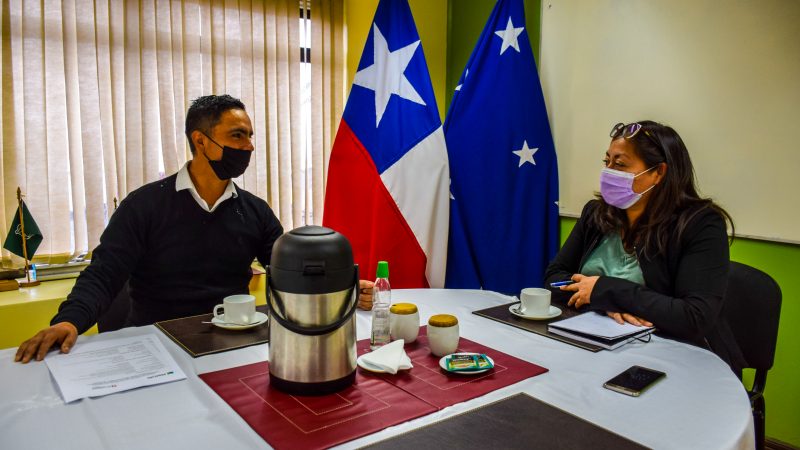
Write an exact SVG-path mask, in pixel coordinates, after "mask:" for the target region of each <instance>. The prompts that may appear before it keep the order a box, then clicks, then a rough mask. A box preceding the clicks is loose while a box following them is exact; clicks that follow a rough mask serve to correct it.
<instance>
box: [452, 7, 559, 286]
mask: <svg viewBox="0 0 800 450" xmlns="http://www.w3.org/2000/svg"><path fill="white" fill-rule="evenodd" d="M444 133H445V139H446V141H447V152H448V157H449V161H450V180H451V182H450V194H451V197H450V241H449V245H448V255H447V262H448V263H447V275H446V287H448V288H470V289H478V288H482V289H487V290H492V291H498V292H503V293H507V294H513V295H518V294H519V292H520V290H521V289H523V288H525V287H532V286H542V281H543V274H544V271H545V268H546V267H547V264H548V262H549V261H550V259H552V257H553V256H555V254H556V251H557V250H558V232H559V231H558V166H557V162H556V153H555V148H554V146H553V138H552V135H551V133H550V124H549V122H548V119H547V109H546V107H545V103H544V96H543V95H542V88H541V84H540V82H539V75H538V72H537V70H536V62H535V61H534V59H533V52H532V50H531V44H530V40H529V38H528V28H527V27H526V26H525V11H524V8H523V4H522V0H499V1H498V2H497V4H496V5H495V7H494V11H492V15H491V16H490V17H489V20H488V22H487V23H486V27H485V28H484V29H483V33H482V34H481V37H480V39H479V40H478V43H477V45H476V46H475V50H473V52H472V56H471V57H470V59H469V62H468V63H467V67H466V68H465V70H464V73H463V74H462V76H461V79H460V80H459V83H458V87H456V92H455V95H454V96H453V101H452V103H451V105H450V110H449V112H448V114H447V118H446V120H445V124H444Z"/></svg>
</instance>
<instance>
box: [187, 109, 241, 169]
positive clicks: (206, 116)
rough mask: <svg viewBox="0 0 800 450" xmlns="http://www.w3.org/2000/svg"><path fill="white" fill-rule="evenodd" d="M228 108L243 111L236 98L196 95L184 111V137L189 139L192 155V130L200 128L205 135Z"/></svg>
mask: <svg viewBox="0 0 800 450" xmlns="http://www.w3.org/2000/svg"><path fill="white" fill-rule="evenodd" d="M229 109H241V110H242V111H244V110H245V109H244V103H242V101H241V100H239V99H238V98H234V97H231V96H230V95H228V94H224V95H204V96H203V97H197V98H196V99H194V101H192V105H191V106H189V111H187V112H186V138H187V139H189V149H190V150H191V151H192V154H193V155H194V143H193V142H192V132H193V131H194V130H200V131H201V132H203V133H204V134H206V135H209V134H211V129H212V128H214V126H215V125H216V124H217V123H219V119H220V117H221V116H222V113H224V112H225V111H227V110H229Z"/></svg>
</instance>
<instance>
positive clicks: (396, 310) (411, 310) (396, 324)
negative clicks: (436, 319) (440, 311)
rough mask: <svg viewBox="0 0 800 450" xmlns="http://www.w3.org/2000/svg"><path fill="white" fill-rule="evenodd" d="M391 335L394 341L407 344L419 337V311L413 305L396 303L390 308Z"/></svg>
mask: <svg viewBox="0 0 800 450" xmlns="http://www.w3.org/2000/svg"><path fill="white" fill-rule="evenodd" d="M389 330H390V331H389V333H390V334H391V336H392V340H393V341H396V340H398V339H402V340H404V341H405V343H406V344H408V343H410V342H414V341H416V340H417V335H419V311H418V310H417V305H415V304H413V303H395V304H394V305H392V307H391V308H389Z"/></svg>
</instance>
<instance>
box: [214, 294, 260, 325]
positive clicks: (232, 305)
mask: <svg viewBox="0 0 800 450" xmlns="http://www.w3.org/2000/svg"><path fill="white" fill-rule="evenodd" d="M220 308H223V309H224V310H225V313H224V314H220V313H219V309H220ZM214 318H215V319H217V320H221V321H223V322H225V323H234V324H237V325H247V324H251V323H253V322H254V321H255V318H256V298H255V297H254V296H252V295H246V294H238V295H229V296H227V297H225V298H224V299H222V304H221V305H217V306H215V307H214Z"/></svg>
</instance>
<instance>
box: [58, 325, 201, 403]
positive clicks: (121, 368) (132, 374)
mask: <svg viewBox="0 0 800 450" xmlns="http://www.w3.org/2000/svg"><path fill="white" fill-rule="evenodd" d="M45 362H46V363H47V368H48V369H50V374H51V375H52V376H53V378H54V379H55V380H56V384H58V388H59V389H60V390H61V396H62V397H64V402H66V403H69V402H71V401H74V400H78V399H81V398H86V397H100V396H103V395H108V394H113V393H114V392H121V391H127V390H129V389H134V388H137V387H142V386H150V385H153V384H161V383H168V382H170V381H177V380H183V379H185V378H186V375H185V374H184V373H183V371H182V370H181V368H180V367H178V364H177V363H176V362H175V359H173V358H172V355H170V354H169V352H167V349H166V348H164V344H162V343H161V341H159V340H158V337H156V336H155V335H153V334H146V335H143V336H134V337H128V338H119V339H111V340H105V341H97V342H87V343H81V344H78V345H76V346H75V347H73V348H72V351H71V352H69V353H67V354H53V355H51V356H48V357H47V358H45Z"/></svg>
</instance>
